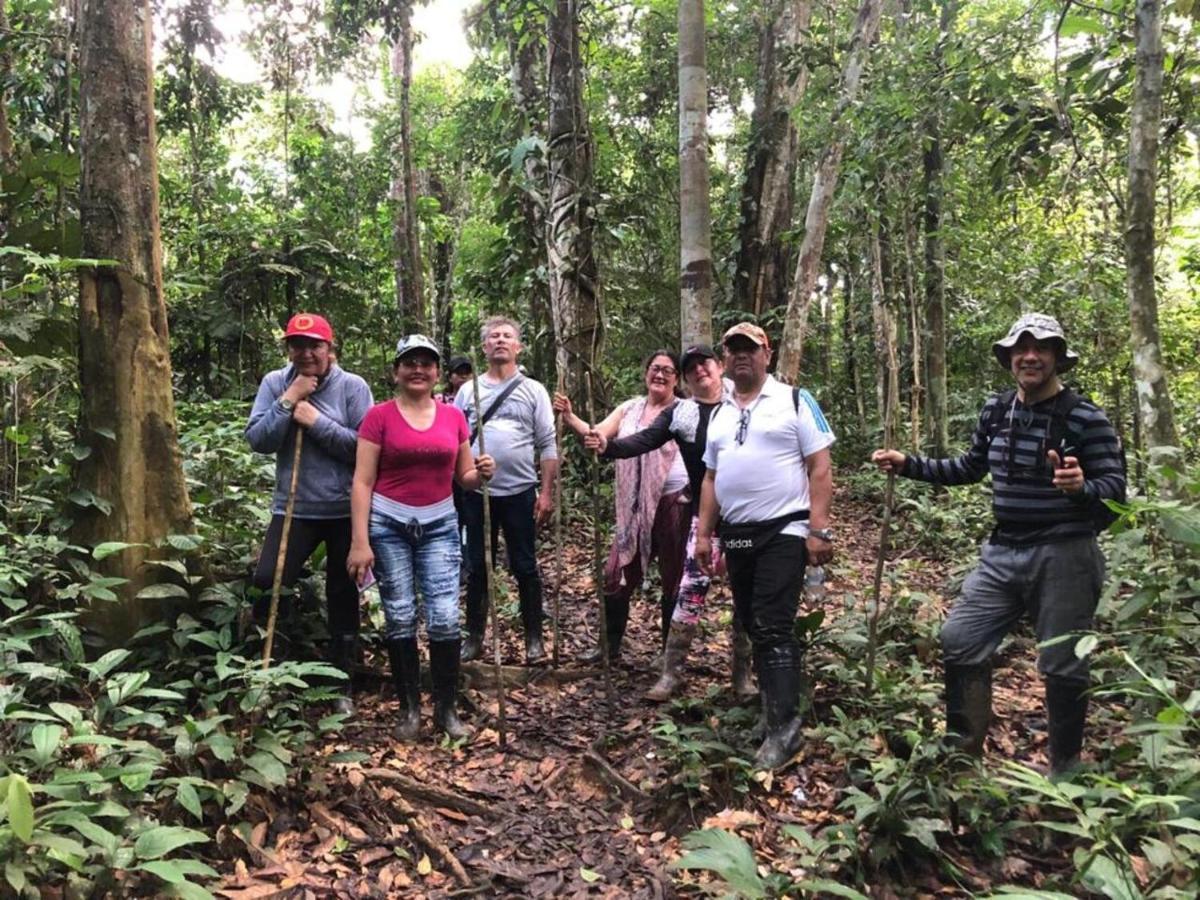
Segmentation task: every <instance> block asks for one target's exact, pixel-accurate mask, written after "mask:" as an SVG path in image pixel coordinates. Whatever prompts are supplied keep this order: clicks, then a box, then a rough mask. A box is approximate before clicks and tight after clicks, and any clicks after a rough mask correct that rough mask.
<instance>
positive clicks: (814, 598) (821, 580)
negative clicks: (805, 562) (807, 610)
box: [804, 566, 825, 603]
mask: <svg viewBox="0 0 1200 900" xmlns="http://www.w3.org/2000/svg"><path fill="white" fill-rule="evenodd" d="M804 599H806V600H808V601H809V602H810V603H820V602H821V601H822V600H824V599H825V567H824V566H809V567H808V568H807V569H806V570H805V572H804Z"/></svg>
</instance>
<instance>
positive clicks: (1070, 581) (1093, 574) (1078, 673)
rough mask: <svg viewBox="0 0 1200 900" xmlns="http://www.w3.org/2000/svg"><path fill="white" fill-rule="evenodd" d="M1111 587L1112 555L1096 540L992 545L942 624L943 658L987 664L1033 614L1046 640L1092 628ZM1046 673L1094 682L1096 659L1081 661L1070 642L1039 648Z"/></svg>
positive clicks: (961, 663) (1042, 670) (948, 661)
mask: <svg viewBox="0 0 1200 900" xmlns="http://www.w3.org/2000/svg"><path fill="white" fill-rule="evenodd" d="M1103 585H1104V555H1103V554H1102V553H1101V552H1100V548H1099V546H1098V545H1097V544H1096V540H1095V538H1091V537H1082V538H1076V539H1074V540H1069V541H1062V542H1061V543H1055V544H1037V545H1035V546H1032V547H1006V546H1002V545H1000V544H993V543H990V542H989V543H986V544H984V545H983V550H982V552H981V554H980V558H979V565H978V566H977V567H976V569H975V570H974V571H973V572H972V573H971V574H970V575H968V576H967V580H966V581H965V582H964V583H963V590H962V597H961V598H960V599H959V600H958V602H957V603H955V604H954V606H953V608H952V609H951V610H950V615H949V616H948V617H947V619H946V622H945V624H944V625H943V626H942V658H943V660H944V661H945V663H946V664H947V665H958V666H972V665H982V664H983V663H986V662H987V661H988V660H990V659H991V657H992V654H993V653H995V652H996V648H997V647H999V646H1000V642H1001V641H1002V640H1003V639H1004V636H1005V635H1006V634H1007V633H1008V632H1009V631H1010V630H1012V628H1013V627H1014V626H1015V625H1016V624H1017V622H1019V621H1020V619H1021V617H1022V616H1023V615H1025V614H1028V615H1029V617H1030V618H1031V619H1032V620H1033V626H1034V631H1035V632H1036V634H1037V639H1038V642H1039V643H1041V642H1044V641H1049V640H1052V639H1053V638H1057V637H1062V636H1063V635H1068V634H1072V633H1076V632H1085V631H1089V630H1091V628H1092V622H1093V617H1094V615H1095V612H1096V604H1097V603H1098V602H1099V600H1100V591H1101V588H1102V587H1103ZM1038 671H1039V672H1040V673H1041V674H1042V676H1043V677H1050V678H1061V679H1064V680H1069V681H1087V678H1088V661H1087V659H1086V658H1084V659H1078V658H1077V657H1076V656H1075V641H1074V640H1064V641H1059V642H1057V643H1055V644H1052V645H1051V646H1049V647H1042V648H1041V649H1040V650H1039V652H1038Z"/></svg>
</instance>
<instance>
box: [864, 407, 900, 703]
mask: <svg viewBox="0 0 1200 900" xmlns="http://www.w3.org/2000/svg"><path fill="white" fill-rule="evenodd" d="M888 401H889V402H888V404H887V409H885V411H884V415H885V419H884V426H883V445H884V446H885V447H891V446H892V443H893V441H892V438H893V434H892V411H891V402H890V401H891V397H890V396H889V398H888ZM895 493H896V473H895V472H888V476H887V485H886V486H885V487H884V489H883V521H882V522H881V523H880V525H879V548H878V553H877V554H876V556H875V581H874V582H873V584H872V585H871V608H870V610H868V612H867V693H868V694H869V693H871V691H872V690H873V689H874V687H875V649H876V646H877V645H878V643H879V613H880V604H881V596H882V593H883V567H884V565H885V564H886V562H887V555H888V549H889V547H890V544H891V536H892V502H893V500H894V498H895Z"/></svg>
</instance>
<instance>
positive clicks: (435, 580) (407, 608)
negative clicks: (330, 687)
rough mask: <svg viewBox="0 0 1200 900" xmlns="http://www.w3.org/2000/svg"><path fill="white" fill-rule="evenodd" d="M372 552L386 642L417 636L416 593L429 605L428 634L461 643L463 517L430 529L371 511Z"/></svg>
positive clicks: (451, 517)
mask: <svg viewBox="0 0 1200 900" xmlns="http://www.w3.org/2000/svg"><path fill="white" fill-rule="evenodd" d="M369 533H370V538H371V551H372V552H373V553H374V554H375V578H376V579H377V580H378V582H379V596H380V598H381V599H382V600H383V614H384V617H385V618H386V619H387V639H388V640H389V641H391V640H403V639H405V638H413V637H416V636H417V594H418V592H419V593H420V595H421V599H422V600H423V601H424V605H425V632H426V634H428V635H429V640H430V641H456V640H458V638H459V628H458V579H459V566H460V564H461V562H462V550H461V548H460V547H459V543H458V517H457V516H455V515H449V516H446V517H445V518H442V519H438V520H437V521H436V522H430V523H429V524H427V525H417V524H416V523H412V524H405V523H404V522H400V521H398V520H396V519H393V518H391V517H390V516H384V515H380V514H379V513H376V512H372V513H371V519H370V532H369Z"/></svg>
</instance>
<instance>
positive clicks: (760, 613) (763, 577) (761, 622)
mask: <svg viewBox="0 0 1200 900" xmlns="http://www.w3.org/2000/svg"><path fill="white" fill-rule="evenodd" d="M722 345H723V346H724V349H725V372H726V374H728V375H729V376H730V377H731V378H732V379H733V391H732V392H730V393H728V394H726V395H725V396H724V397H723V398H722V400H721V403H720V405H719V406H718V407H717V408H716V409H715V410H713V413H712V415H711V416H710V417H709V420H708V440H707V445H706V447H705V450H704V465H705V467H706V470H707V471H706V472H705V475H704V481H703V482H702V483H701V486H700V515H699V522H698V524H697V528H696V545H695V555H696V561H697V563H698V564H699V566H700V568H701V569H702V570H704V571H705V572H708V573H710V574H711V573H712V571H713V535H714V532H715V531H716V527H717V518H718V515H719V516H720V538H721V549H722V551H723V552H724V554H725V565H726V568H727V570H728V572H729V586H730V588H731V589H732V591H733V604H734V608H735V615H736V617H737V618H738V619H739V620H740V621H741V622H742V623H744V624H745V626H746V629H747V631H749V632H750V640H751V643H752V645H753V648H754V666H755V668H756V670H757V672H758V689H759V693H760V695H761V696H762V706H763V722H764V724H765V726H766V730H765V737H764V739H763V742H762V745H761V746H760V747H759V748H758V752H757V753H756V754H755V757H754V761H755V765H757V766H758V767H759V768H761V769H773V768H776V767H778V766H781V765H784V764H786V763H787V762H789V761H790V760H791V758H792V757H793V756H794V755H795V753H796V751H797V750H798V749H799V747H800V715H799V712H798V710H797V706H798V705H799V701H800V676H801V665H800V664H801V658H802V654H803V648H802V647H801V646H800V644H799V643H798V642H797V640H796V635H795V619H796V609H797V607H798V605H799V602H800V591H801V588H802V585H803V582H804V567H805V566H806V565H808V564H810V563H811V564H812V565H822V564H824V563H826V562H828V561H829V560H830V558H831V557H832V555H833V544H832V541H833V532H832V531H831V530H830V528H829V506H830V503H831V501H832V499H833V470H832V467H831V464H830V454H829V446H830V445H831V444H832V443H833V439H834V438H833V431H832V430H831V429H830V427H829V423H828V422H826V421H825V416H824V415H823V414H822V412H821V408H820V407H819V406H818V405H817V402H816V400H814V399H813V398H812V396H811V395H810V394H809V393H808V392H807V391H802V390H800V389H799V388H792V387H789V386H788V385H786V384H783V383H782V382H780V381H776V380H775V379H774V378H773V377H771V376H770V375H768V374H767V364H768V363H769V362H770V361H771V345H770V343H769V342H768V340H767V335H766V332H764V331H763V330H762V329H761V328H759V327H758V326H757V325H753V324H751V323H749V322H741V323H739V324H737V325H734V326H733V327H732V328H730V329H729V330H728V331H726V332H725V336H724V338H723V339H722Z"/></svg>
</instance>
